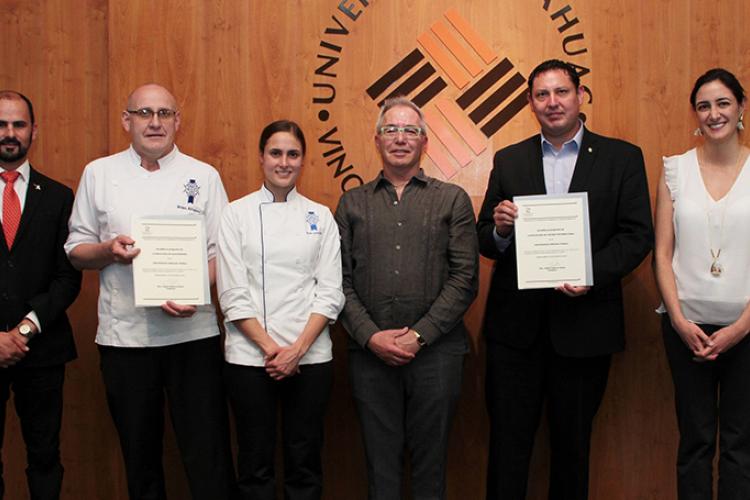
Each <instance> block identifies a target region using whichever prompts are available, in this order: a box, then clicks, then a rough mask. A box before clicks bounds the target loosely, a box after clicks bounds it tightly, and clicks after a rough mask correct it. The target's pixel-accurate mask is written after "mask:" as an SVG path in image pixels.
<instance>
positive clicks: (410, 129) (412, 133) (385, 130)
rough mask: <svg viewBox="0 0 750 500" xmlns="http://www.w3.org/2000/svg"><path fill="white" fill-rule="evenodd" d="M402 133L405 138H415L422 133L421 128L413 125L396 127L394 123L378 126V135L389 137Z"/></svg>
mask: <svg viewBox="0 0 750 500" xmlns="http://www.w3.org/2000/svg"><path fill="white" fill-rule="evenodd" d="M399 132H400V133H402V134H404V137H406V138H407V139H417V138H418V137H419V136H420V135H422V132H423V130H422V128H421V127H417V126H414V125H407V126H405V127H397V126H396V125H384V126H382V127H380V135H382V136H385V137H388V138H389V139H390V138H394V137H396V136H397V135H398V134H399Z"/></svg>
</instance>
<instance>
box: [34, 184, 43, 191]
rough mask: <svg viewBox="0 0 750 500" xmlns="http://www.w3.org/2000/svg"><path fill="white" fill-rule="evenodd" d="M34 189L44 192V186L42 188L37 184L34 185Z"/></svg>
mask: <svg viewBox="0 0 750 500" xmlns="http://www.w3.org/2000/svg"><path fill="white" fill-rule="evenodd" d="M34 189H36V190H37V191H41V190H42V186H40V185H39V184H37V183H34Z"/></svg>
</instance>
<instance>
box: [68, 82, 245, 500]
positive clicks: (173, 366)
mask: <svg viewBox="0 0 750 500" xmlns="http://www.w3.org/2000/svg"><path fill="white" fill-rule="evenodd" d="M121 119H122V126H123V128H124V129H125V131H126V132H128V133H129V134H130V137H131V145H130V147H129V148H128V149H126V150H125V151H121V152H119V153H116V154H114V155H111V156H107V157H104V158H99V159H97V160H94V161H93V162H91V163H90V164H88V165H87V166H86V169H85V170H84V172H83V176H82V178H81V182H80V185H79V187H78V191H77V194H76V199H75V203H74V207H73V213H72V215H71V219H70V235H69V237H68V240H67V243H66V244H65V251H66V252H67V254H68V257H69V258H70V260H71V262H72V263H73V265H74V266H75V267H77V268H78V269H97V270H99V303H98V313H99V325H98V328H97V334H96V343H97V344H98V346H99V352H100V356H101V370H102V376H103V379H104V385H105V388H106V392H107V402H108V404H109V409H110V413H111V415H112V418H113V420H114V424H115V427H116V428H117V432H118V434H119V438H120V445H121V449H122V454H123V459H124V462H125V470H126V474H127V479H128V491H129V494H130V498H132V499H135V498H165V496H166V494H165V485H164V475H163V470H162V458H161V456H162V437H163V425H164V400H165V395H166V400H167V403H168V405H169V412H170V416H171V418H172V423H173V427H174V431H175V435H176V437H177V443H178V447H179V449H180V452H181V455H182V460H183V463H184V466H185V471H186V474H187V478H188V482H189V486H190V491H191V493H192V497H193V498H194V499H211V500H214V499H221V498H229V497H230V490H231V489H232V488H233V468H232V465H231V455H230V451H229V444H228V442H229V441H228V432H227V414H226V403H225V399H224V392H223V389H222V382H221V366H222V362H221V347H220V339H219V329H218V327H217V322H216V315H215V311H214V308H213V306H212V305H205V306H192V305H180V304H177V303H175V302H172V301H166V302H165V303H164V304H163V305H162V306H161V308H159V307H135V303H134V292H133V270H132V261H133V259H134V258H135V257H136V256H137V255H138V253H139V249H138V242H136V241H134V240H133V239H132V238H130V236H129V234H130V233H131V226H130V224H131V220H132V218H133V217H134V216H147V215H151V216H153V215H157V216H175V215H177V216H179V215H198V216H202V217H203V220H204V225H205V228H206V234H207V256H208V269H209V279H210V281H211V282H212V283H213V280H214V274H215V272H214V269H215V268H214V255H215V253H216V250H215V248H216V236H217V232H218V227H219V219H220V216H221V210H222V209H223V208H224V206H225V205H226V204H227V195H226V192H225V191H224V187H223V185H222V183H221V179H220V177H219V174H218V172H217V171H216V170H215V169H214V168H213V167H211V166H210V165H208V164H206V163H203V162H200V161H198V160H196V159H194V158H191V157H189V156H187V155H185V154H183V153H181V152H180V151H179V149H178V148H177V146H175V144H174V138H175V134H176V132H177V131H178V130H179V128H180V112H179V110H178V107H177V102H176V100H175V98H174V97H173V96H172V94H171V93H170V92H169V91H168V90H167V89H165V88H164V87H161V86H159V85H155V84H147V85H143V86H141V87H138V88H137V89H135V90H134V91H133V92H132V93H131V94H130V96H129V97H128V101H127V107H126V109H125V110H123V112H122V118H121Z"/></svg>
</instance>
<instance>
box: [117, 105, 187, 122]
mask: <svg viewBox="0 0 750 500" xmlns="http://www.w3.org/2000/svg"><path fill="white" fill-rule="evenodd" d="M126 111H127V112H128V113H130V114H131V115H133V116H135V117H136V118H140V119H141V120H151V119H152V118H153V117H154V115H156V116H158V117H159V120H171V119H172V118H174V117H175V115H176V114H177V111H175V110H174V109H168V108H159V109H157V110H156V111H154V110H153V109H151V108H141V109H128V110H126Z"/></svg>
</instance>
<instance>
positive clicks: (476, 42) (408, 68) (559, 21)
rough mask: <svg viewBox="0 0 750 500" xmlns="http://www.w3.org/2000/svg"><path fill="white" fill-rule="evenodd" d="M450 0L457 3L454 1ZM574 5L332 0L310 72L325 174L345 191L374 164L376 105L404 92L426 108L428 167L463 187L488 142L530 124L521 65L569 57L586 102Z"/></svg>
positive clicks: (523, 132)
mask: <svg viewBox="0 0 750 500" xmlns="http://www.w3.org/2000/svg"><path fill="white" fill-rule="evenodd" d="M454 3H455V2H454ZM581 17H582V16H581V15H579V13H578V12H577V10H576V6H575V5H573V4H570V3H563V2H553V1H552V0H544V1H541V2H538V3H529V2H525V1H523V0H508V1H505V2H497V1H478V0H472V1H471V2H468V1H467V2H461V3H455V5H453V6H452V5H450V4H445V2H417V3H416V4H413V5H410V4H406V3H402V2H396V3H381V2H374V1H372V0H369V1H368V0H342V1H340V2H333V3H332V5H331V12H330V14H328V15H327V20H326V23H325V24H324V26H323V27H322V30H321V34H320V39H319V44H318V47H317V51H316V59H315V60H316V65H315V68H314V72H313V75H312V78H311V84H312V94H311V95H312V97H311V101H312V106H313V110H314V111H315V113H316V116H317V124H318V127H317V129H316V132H317V134H316V136H317V143H318V146H319V150H320V155H321V160H322V161H323V163H324V164H325V165H327V167H329V169H330V175H331V177H332V178H333V179H334V181H335V182H337V183H338V185H339V186H340V189H341V191H342V192H343V191H347V190H349V189H352V188H354V187H357V186H360V185H362V184H363V183H364V182H366V181H368V180H370V179H371V178H372V177H374V175H375V173H377V171H379V169H380V163H379V160H378V158H377V153H376V151H375V148H374V146H373V136H374V134H375V120H376V118H377V114H378V108H379V107H380V106H381V105H382V103H383V101H384V100H385V99H387V98H389V97H394V96H400V95H402V96H406V97H408V98H409V99H411V100H412V101H413V102H414V103H416V104H417V105H418V106H419V107H420V108H421V109H422V111H423V113H424V115H425V122H426V123H427V127H428V137H429V140H430V142H429V146H428V148H427V150H426V153H425V157H424V158H423V159H422V166H423V167H424V168H425V170H426V171H427V173H428V175H432V176H434V177H437V178H440V179H443V180H448V181H451V182H456V183H458V184H461V185H462V186H463V187H464V188H465V189H466V190H467V191H468V192H469V194H472V195H480V194H482V193H483V187H482V188H481V192H480V188H479V186H480V184H481V185H482V186H483V183H477V182H472V181H471V179H476V178H478V177H481V178H483V179H484V178H486V175H487V174H488V173H489V170H490V166H491V164H492V154H493V153H494V150H495V149H499V148H500V147H502V146H505V145H507V144H511V143H513V142H517V141H520V140H522V139H524V138H525V137H527V136H529V135H531V134H533V133H536V132H537V131H538V128H539V127H538V124H537V123H536V121H535V120H534V118H533V116H532V115H531V113H524V112H523V111H524V109H525V107H526V104H527V98H526V89H527V81H526V77H525V76H524V75H528V73H529V72H530V71H531V70H532V69H533V68H534V67H535V66H536V65H537V64H538V63H540V62H542V61H543V60H546V59H553V58H554V59H562V60H564V61H566V62H568V63H570V64H571V65H572V66H573V67H574V68H575V69H576V71H577V72H578V74H579V76H580V77H581V84H582V85H583V89H584V91H585V93H586V100H585V102H584V107H583V108H582V115H583V116H582V118H583V119H584V120H585V119H586V116H585V113H589V112H590V111H591V105H592V102H593V92H592V90H591V86H590V84H589V82H590V80H591V64H590V59H591V56H590V52H589V49H588V47H587V43H586V37H585V34H584V31H583V26H584V24H583V22H582V20H581Z"/></svg>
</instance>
